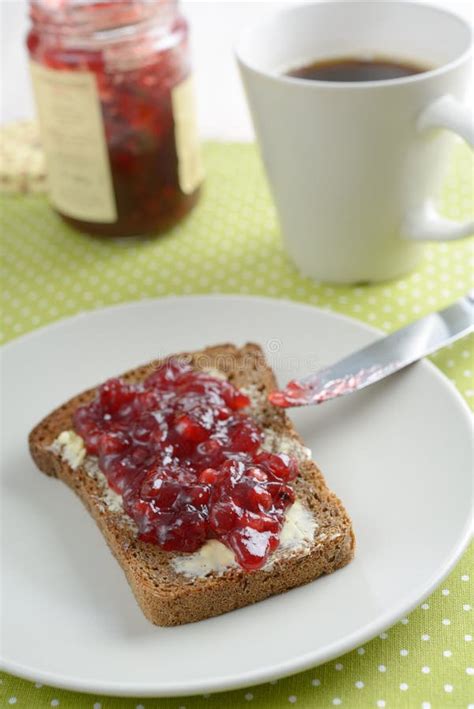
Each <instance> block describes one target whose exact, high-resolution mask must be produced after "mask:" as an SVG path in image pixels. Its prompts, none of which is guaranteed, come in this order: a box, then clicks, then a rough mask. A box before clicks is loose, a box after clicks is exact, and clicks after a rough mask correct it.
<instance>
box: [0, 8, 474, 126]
mask: <svg viewBox="0 0 474 709" xmlns="http://www.w3.org/2000/svg"><path fill="white" fill-rule="evenodd" d="M334 1H337V0H334ZM354 1H357V0H354ZM376 1H379V2H385V1H387V2H388V1H389V0H376ZM288 4H289V3H288V2H256V1H255V0H248V1H247V2H227V0H214V2H201V1H200V0H190V1H188V2H182V3H181V7H182V10H183V12H184V14H185V15H186V17H187V18H188V20H189V22H190V25H191V37H192V46H193V65H194V69H195V75H196V82H197V93H198V107H199V122H200V127H201V133H202V136H203V137H204V138H219V139H223V140H248V139H251V138H252V137H253V131H252V127H251V124H250V120H249V116H248V112H247V108H246V105H245V99H244V96H243V92H242V88H241V85H240V80H239V76H238V73H237V68H236V66H235V62H234V57H233V46H234V44H235V41H236V39H237V38H238V36H239V34H240V32H241V31H242V29H243V28H244V27H246V26H247V25H249V24H251V23H253V22H254V21H256V20H257V19H258V18H259V17H261V16H262V15H263V14H266V13H269V12H272V11H274V10H275V9H278V8H280V7H283V6H285V5H288ZM431 4H433V5H439V6H441V7H445V8H448V9H450V10H451V11H453V12H457V13H458V14H460V15H462V16H463V17H465V18H466V19H468V20H470V21H471V22H472V21H473V14H474V10H473V8H474V4H473V3H472V2H457V1H450V0H438V1H437V2H432V3H431ZM0 8H1V16H0V17H1V43H0V44H1V65H0V66H1V69H0V71H1V77H0V78H1V103H0V120H1V121H2V122H6V121H11V120H14V119H18V118H28V117H31V116H32V115H33V114H34V108H33V102H32V97H31V89H30V83H29V76H28V69H27V54H26V49H25V36H26V33H27V28H28V17H27V14H28V10H27V0H0Z"/></svg>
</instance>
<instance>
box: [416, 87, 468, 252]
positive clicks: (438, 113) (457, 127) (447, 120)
mask: <svg viewBox="0 0 474 709" xmlns="http://www.w3.org/2000/svg"><path fill="white" fill-rule="evenodd" d="M416 127H417V130H418V131H420V132H422V131H425V130H430V129H433V128H445V129H447V130H450V131H452V132H453V133H456V135H459V136H460V137H461V138H463V139H464V140H465V141H466V143H467V144H468V145H470V146H471V148H474V122H473V117H472V113H471V110H470V108H469V107H468V106H466V105H464V104H462V103H460V102H459V101H457V100H456V99H455V98H454V97H453V96H448V95H446V96H441V98H438V99H437V100H436V101H434V102H433V103H431V104H430V105H429V106H428V107H427V108H426V109H425V110H424V111H423V112H422V113H421V115H420V116H419V118H418V121H417V125H416ZM402 233H403V237H404V238H405V239H410V240H414V241H451V240H454V239H464V238H465V237H466V236H470V235H471V234H473V233H474V221H472V220H471V221H467V222H455V221H453V220H452V219H445V218H444V217H442V216H441V215H440V214H439V212H438V210H437V209H436V207H435V206H434V204H433V202H432V201H431V200H427V201H426V202H425V203H424V204H422V205H421V206H420V207H417V208H415V209H413V210H412V211H411V212H409V213H408V215H407V216H406V218H405V221H404V225H403V232H402Z"/></svg>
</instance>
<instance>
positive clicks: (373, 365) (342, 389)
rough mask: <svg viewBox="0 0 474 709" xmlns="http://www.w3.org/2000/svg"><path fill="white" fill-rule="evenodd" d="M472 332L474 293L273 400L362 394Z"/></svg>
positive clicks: (294, 402)
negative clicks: (361, 391) (368, 387)
mask: <svg viewBox="0 0 474 709" xmlns="http://www.w3.org/2000/svg"><path fill="white" fill-rule="evenodd" d="M473 331H474V291H471V292H470V293H468V294H467V295H466V296H464V297H463V298H460V299H459V300H458V301H456V302H455V303H453V304H452V305H450V306H449V307H447V308H445V309H444V310H440V311H439V312H437V313H430V315H426V316H425V317H423V318H421V319H420V320H416V321H415V322H413V323H411V324H410V325H407V326H406V327H402V328H401V329H400V330H397V331H396V332H394V333H392V334H391V335H388V336H387V337H382V338H381V339H379V340H377V341H376V342H374V343H373V344H371V345H368V347H364V348H363V349H361V350H358V351H357V352H354V353H353V354H351V355H349V356H348V357H344V359H341V360H339V362H336V364H333V365H332V366H331V367H326V368H324V369H321V370H319V371H318V372H315V373H314V374H309V375H308V376H306V377H304V378H303V379H293V380H292V381H290V382H289V383H288V384H287V385H286V387H285V388H284V389H282V390H281V391H274V392H272V393H271V394H270V395H269V399H270V401H271V403H272V404H274V405H275V406H280V407H284V408H288V407H292V406H310V405H314V404H322V403H323V402H324V401H329V400H330V399H335V398H337V397H339V396H344V395H345V394H351V393H352V392H354V391H359V390H360V389H364V388H365V387H367V386H369V385H370V384H375V382H378V381H380V380H381V379H385V377H388V376H390V375H391V374H394V373H395V372H398V371H399V370H400V369H403V368H404V367H407V366H408V365H409V364H413V363H414V362H416V361H417V360H419V359H421V358H422V357H426V355H429V354H432V353H433V352H436V350H438V349H440V348H441V347H445V346H446V345H449V344H450V343H451V342H455V341H456V340H458V339H459V338H461V337H464V336H465V335H468V334H469V333H470V332H473Z"/></svg>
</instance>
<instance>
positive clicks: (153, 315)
mask: <svg viewBox="0 0 474 709" xmlns="http://www.w3.org/2000/svg"><path fill="white" fill-rule="evenodd" d="M375 336H376V335H375V334H374V332H373V331H372V330H369V329H368V328H366V327H364V326H362V325H360V324H359V323H357V322H354V321H351V320H348V319H346V318H342V317H339V316H335V315H332V314H330V313H327V312H321V311H319V310H317V309H315V308H312V307H309V306H304V305H300V304H296V303H289V302H285V301H277V300H267V299H263V298H245V297H232V296H230V297H212V296H211V297H189V298H188V297H186V298H169V299H164V300H156V301H146V302H140V303H132V304H127V305H122V306H118V307H114V308H110V309H106V310H101V311H96V312H92V313H88V314H85V315H82V316H79V317H75V318H72V319H70V320H65V321H63V322H59V323H58V324H56V325H54V326H52V327H48V328H45V329H42V330H38V331H37V332H35V333H33V334H32V335H29V336H26V337H24V338H22V339H19V340H17V341H15V342H13V343H11V344H10V345H8V346H7V347H5V348H4V351H3V381H4V395H3V401H4V418H3V427H4V433H3V436H2V438H3V450H2V457H3V460H2V463H3V465H2V478H1V482H2V503H3V515H2V523H3V532H4V533H3V535H2V548H1V553H2V557H1V559H2V565H3V569H2V589H1V590H2V593H3V599H2V619H1V621H2V642H1V653H2V662H3V666H4V669H6V670H7V671H10V672H12V673H14V674H16V675H20V676H23V677H26V678H28V679H31V680H37V681H40V682H44V683H48V684H52V685H56V686H60V687H65V688H69V689H76V690H80V691H85V692H100V693H105V694H113V695H136V696H162V695H184V694H191V693H199V692H212V691H217V690H223V689H229V688H235V687H239V686H244V685H249V684H255V683H258V682H262V681H264V680H270V679H273V678H277V677H281V676H283V675H286V674H291V673H293V672H297V671H298V670H302V669H305V668H307V667H310V666H313V665H316V664H318V663H321V662H324V661H326V660H329V659H331V658H333V657H335V656H336V655H339V654H341V653H343V652H346V651H348V650H350V649H352V648H354V647H355V646H356V645H358V644H359V643H362V642H364V641H366V640H368V639H369V638H371V637H372V636H374V635H376V634H377V633H379V632H380V631H382V630H383V629H384V628H386V627H387V626H389V625H391V624H393V623H394V622H395V621H396V620H397V619H398V618H400V617H401V616H403V615H404V614H405V613H407V612H408V611H409V610H411V609H412V608H413V607H414V606H415V605H416V604H417V603H419V602H420V600H421V599H422V598H423V597H424V596H426V595H427V594H428V593H429V592H430V591H432V590H433V588H434V587H435V586H436V584H437V583H438V582H439V581H440V580H441V579H442V578H443V577H444V576H445V575H446V574H447V573H448V571H449V570H450V569H451V568H452V566H453V564H454V563H455V561H456V560H457V559H458V558H459V556H460V554H461V552H462V551H463V549H464V547H465V545H466V543H467V540H468V536H469V524H470V505H471V491H472V488H471V473H470V464H471V451H470V436H471V429H470V416H469V413H468V410H467V408H466V406H465V405H464V403H463V401H462V400H461V398H460V396H459V395H458V394H457V393H456V391H455V389H454V388H453V387H452V386H451V384H450V383H449V382H448V381H447V379H445V378H444V377H443V376H442V375H441V374H440V373H439V372H438V371H437V370H436V369H435V368H434V367H433V366H431V365H430V364H428V363H427V362H423V363H420V364H417V365H415V366H414V367H412V368H411V369H409V370H406V371H405V372H403V373H401V374H399V375H396V376H394V377H392V378H391V379H389V380H387V381H386V382H383V383H381V384H379V385H377V386H376V387H371V388H369V389H367V390H365V391H362V392H359V393H357V394H354V395H352V396H349V397H345V398H343V399H339V400H337V401H333V402H330V403H327V404H324V405H323V406H321V407H319V408H317V409H308V410H305V411H303V410H299V411H297V412H296V413H295V415H294V420H295V422H296V424H297V427H298V429H299V431H300V432H301V433H302V434H303V436H304V438H305V440H306V441H307V444H308V445H309V446H311V448H312V450H313V455H314V457H315V459H316V460H317V461H318V462H319V464H320V466H321V468H322V469H323V471H324V473H325V475H326V477H327V480H328V483H329V485H330V486H331V488H333V489H334V490H335V492H336V493H337V494H338V495H340V497H341V498H342V500H343V501H344V503H345V505H346V506H347V509H348V510H349V512H350V514H351V516H352V519H353V522H354V527H355V531H356V536H357V541H358V546H357V555H356V558H355V560H354V562H353V563H352V564H350V565H349V566H348V567H346V568H345V569H342V570H341V571H338V572H337V573H335V574H333V575H331V576H328V577H326V578H322V579H319V580H318V581H315V582H314V583H311V584H309V585H307V586H305V587H303V588H298V589H296V590H293V591H291V592H289V593H287V594H284V595H281V596H277V597H275V598H271V599H269V600H267V601H264V602H262V603H258V604H256V605H254V606H251V607H249V608H244V609H242V610H239V611H234V612H233V613H228V614H227V615H224V616H221V617H219V618H213V619H211V620H207V621H203V622H200V623H195V624H192V625H186V626H182V627H178V628H157V627H154V626H153V625H151V624H150V623H148V621H147V620H145V618H144V617H143V615H142V613H141V611H140V610H139V608H138V606H137V605H136V603H135V600H134V598H133V596H132V593H131V591H130V590H129V588H128V586H127V583H126V581H125V577H124V575H123V573H122V571H121V569H120V568H119V566H118V564H117V563H116V562H115V560H114V559H113V558H112V556H111V554H110V552H109V551H108V550H107V548H106V545H105V542H104V541H103V539H102V537H101V535H100V534H99V533H98V531H97V529H96V527H95V524H94V522H93V521H92V519H91V518H89V516H88V515H87V513H86V512H85V510H84V509H83V508H82V506H81V504H80V503H79V502H78V500H77V499H76V498H75V497H74V495H72V493H71V491H70V490H68V489H67V488H66V486H64V485H62V484H59V483H58V482H57V481H55V480H52V479H48V478H46V477H45V476H43V475H41V474H40V473H39V472H38V471H37V470H36V469H35V467H34V465H33V463H32V462H31V460H30V458H29V455H28V451H27V445H26V439H27V435H28V432H29V430H30V429H31V427H32V426H33V425H34V424H36V423H37V421H39V420H40V419H41V418H42V417H43V416H44V415H45V414H47V413H48V412H49V411H50V410H51V409H52V408H54V407H55V406H57V405H58V404H60V403H61V402H62V401H63V400H64V399H67V398H68V397H69V396H71V395H73V394H75V393H77V392H78V391H80V390H82V389H84V388H86V387H89V386H91V385H94V384H96V383H98V382H100V381H101V380H103V379H105V378H107V377H108V376H110V375H112V374H117V373H120V372H121V371H122V370H126V369H128V368H130V367H133V366H135V365H137V364H139V363H142V362H146V361H147V360H150V359H153V358H155V357H157V356H159V355H163V354H168V353H171V352H179V351H180V350H186V349H199V348H201V347H202V346H205V345H209V344H217V343H219V342H226V341H230V342H235V343H239V344H243V343H244V342H245V341H247V340H253V341H256V342H259V343H261V344H262V345H263V346H264V347H265V349H266V351H267V353H268V354H269V356H270V358H271V360H272V363H273V364H274V366H275V368H276V370H277V374H278V377H279V380H280V382H281V383H284V382H285V381H286V380H287V379H288V378H289V377H292V376H295V375H298V374H302V373H303V372H304V371H308V370H309V369H312V368H315V367H317V366H318V367H319V366H322V365H325V364H329V363H330V362H332V361H334V360H336V359H337V358H339V357H341V356H343V355H346V354H348V353H349V352H350V351H351V350H353V349H355V348H359V347H361V346H363V345H365V344H367V343H368V342H370V341H371V340H373V339H374V337H375Z"/></svg>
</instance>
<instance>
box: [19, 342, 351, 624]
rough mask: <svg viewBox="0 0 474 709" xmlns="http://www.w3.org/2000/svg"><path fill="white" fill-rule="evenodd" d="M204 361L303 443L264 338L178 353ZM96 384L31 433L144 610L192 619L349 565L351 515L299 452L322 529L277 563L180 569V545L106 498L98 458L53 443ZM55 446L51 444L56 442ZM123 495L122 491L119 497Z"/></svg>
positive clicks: (34, 446)
mask: <svg viewBox="0 0 474 709" xmlns="http://www.w3.org/2000/svg"><path fill="white" fill-rule="evenodd" d="M177 356H178V357H180V358H181V357H185V358H187V359H189V360H190V362H191V363H192V365H193V366H195V367H196V368H198V369H209V368H212V369H215V370H219V372H221V373H222V374H224V375H225V376H226V377H227V378H228V380H229V381H231V382H232V383H233V384H235V385H236V386H237V387H239V388H243V389H244V390H246V391H247V392H249V393H251V394H252V398H253V401H254V404H253V406H252V409H251V410H252V414H253V415H255V417H256V418H257V419H258V421H259V423H260V425H262V426H264V427H265V430H266V431H267V432H270V434H271V438H272V439H273V440H274V441H275V445H274V448H275V450H278V448H279V444H281V445H283V442H284V443H285V445H286V446H288V445H293V446H295V449H296V450H299V451H304V450H305V449H304V448H303V447H302V442H301V439H300V438H299V436H298V434H297V433H296V432H295V430H294V428H293V426H292V424H291V422H290V420H289V419H288V417H287V416H286V414H285V412H284V411H283V410H282V409H278V408H276V407H274V406H272V405H271V404H270V403H268V401H267V395H268V393H269V392H270V391H271V390H273V389H275V388H276V381H275V377H274V375H273V372H272V370H271V369H270V367H269V366H268V365H267V363H266V362H265V358H264V355H263V352H262V350H261V349H260V347H259V346H258V345H255V344H247V345H245V346H244V347H242V348H237V347H234V346H233V345H227V344H226V345H220V346H216V347H210V348H208V349H205V350H202V351H200V352H194V353H185V354H180V355H177ZM161 362H162V360H161V361H155V362H151V363H149V364H146V365H144V366H142V367H138V368H137V369H134V370H132V371H129V372H127V373H125V374H124V375H122V376H123V378H124V379H126V380H128V381H130V382H134V381H140V380H142V379H143V378H145V376H146V375H148V374H149V373H150V371H152V370H153V369H154V368H155V367H157V366H158V365H159V364H160V363H161ZM94 396H95V389H90V390H89V391H86V392H83V393H82V394H79V395H78V396H76V397H74V398H73V399H71V400H70V401H68V402H67V403H65V404H64V405H63V406H61V407H59V408H58V409H56V410H55V411H53V412H52V413H51V414H50V415H49V416H47V417H46V418H45V419H43V421H41V423H39V424H38V425H37V426H36V427H35V428H34V429H33V431H32V432H31V434H30V436H29V445H30V451H31V455H32V457H33V459H34V461H35V463H36V464H37V466H38V468H39V469H40V470H42V471H43V473H46V475H50V476H53V477H57V478H60V479H61V480H63V481H64V482H65V483H66V484H67V485H69V486H70V487H71V488H72V489H73V490H74V491H75V492H76V494H77V495H78V496H79V497H80V498H81V500H82V502H83V503H84V505H85V506H86V508H87V509H88V510H89V512H90V513H91V515H92V516H93V517H94V519H95V521H96V523H97V525H98V527H99V529H100V530H101V532H102V534H103V535H104V537H105V539H106V541H107V544H108V545H109V547H110V550H111V551H112V553H113V554H114V556H115V557H116V559H117V561H118V562H119V564H120V565H121V566H122V568H123V570H124V572H125V575H126V577H127V580H128V582H129V584H130V586H131V588H132V590H133V592H134V594H135V597H136V599H137V601H138V603H139V605H140V607H141V608H142V610H143V613H144V614H145V616H146V617H147V618H148V619H149V620H151V622H152V623H156V624H157V625H180V624H182V623H190V622H193V621H197V620H202V619H204V618H209V617H211V616H216V615H219V614H221V613H226V612H227V611H231V610H233V609H235V608H241V607H242V606H246V605H248V604H250V603H255V602H256V601H260V600H262V599H264V598H267V597H268V596H272V595H274V594H277V593H282V592H283V591H288V590H289V589H291V588H294V587H296V586H300V585H302V584H305V583H308V582H309V581H312V580H313V579H315V578H317V577H318V576H320V575H321V574H328V573H331V572H332V571H335V570H336V569H339V568H340V567H342V566H345V565H346V564H347V563H348V562H349V561H350V560H351V559H352V557H353V554H354V534H353V531H352V526H351V521H350V519H349V517H348V515H347V513H346V511H345V509H344V507H343V506H342V504H341V502H340V501H339V499H338V498H337V497H336V496H335V495H334V494H333V493H332V492H331V491H330V490H329V489H328V487H327V485H326V482H325V480H324V478H323V476H322V475H321V472H320V471H319V469H318V468H317V466H316V464H315V463H314V462H313V461H312V460H310V459H308V457H306V456H304V455H300V456H299V467H300V472H299V476H298V478H297V479H296V481H294V483H293V485H294V487H295V491H296V493H297V497H298V499H299V500H300V501H301V502H302V503H303V504H304V505H305V507H306V508H307V509H308V510H309V511H310V512H311V513H312V514H313V515H314V518H315V520H316V524H317V526H316V529H315V532H314V538H313V539H312V541H311V542H310V544H308V545H306V547H304V548H302V549H295V550H289V551H287V552H282V551H281V550H277V551H276V552H275V554H274V555H273V558H272V559H271V563H270V564H268V565H267V566H266V567H264V568H262V569H259V570H258V571H251V572H248V571H244V570H243V569H241V568H240V567H238V566H237V567H234V566H232V567H229V568H227V569H225V570H224V571H223V572H221V573H217V572H214V571H212V572H211V573H210V574H209V575H207V576H205V577H195V576H194V577H193V576H192V577H190V576H188V575H184V574H183V573H181V572H179V571H177V570H176V564H174V563H173V562H174V561H176V557H179V556H181V555H180V554H177V553H170V552H164V551H160V549H158V547H157V546H155V545H153V544H148V543H145V542H142V541H139V540H138V539H137V538H136V533H135V528H134V523H133V521H132V520H131V519H130V518H129V517H128V515H126V514H125V513H124V512H123V510H121V509H120V506H119V507H117V505H116V504H115V505H111V504H107V498H109V500H110V498H111V497H112V499H114V494H113V493H112V494H111V491H110V489H108V487H107V486H106V484H105V481H104V479H103V478H102V479H100V476H99V477H97V475H96V476H95V477H94V476H93V475H92V474H91V465H90V464H91V463H92V462H93V461H91V459H87V458H86V459H85V460H84V461H83V462H82V463H81V464H80V465H78V466H77V467H76V466H71V465H70V464H69V463H68V462H67V461H66V460H65V459H63V457H62V456H61V451H59V450H58V449H57V446H54V445H52V444H53V443H54V441H55V440H56V439H57V437H58V436H59V434H61V433H62V432H63V431H68V430H71V429H72V415H73V412H74V411H75V410H76V408H77V407H78V406H79V405H82V404H85V403H88V402H89V401H91V400H92V399H93V398H94ZM51 447H52V448H53V449H52V448H51ZM115 502H116V499H115Z"/></svg>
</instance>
